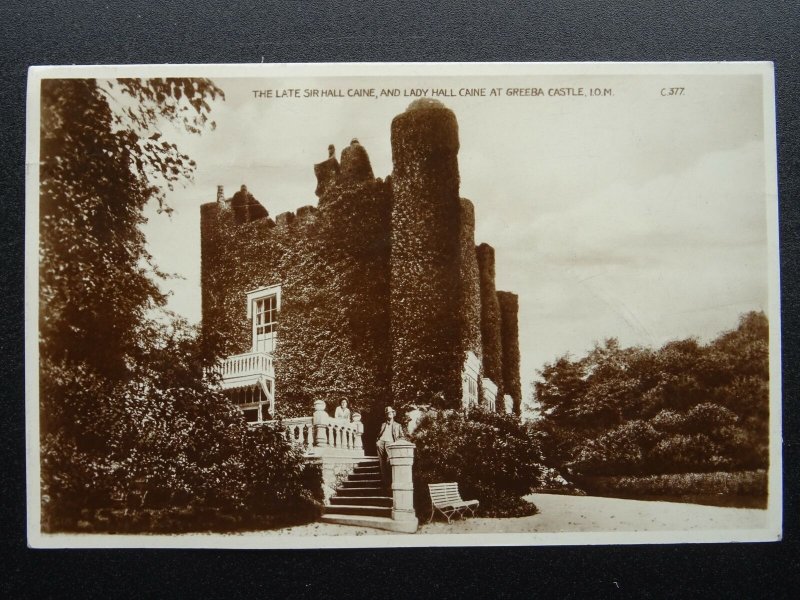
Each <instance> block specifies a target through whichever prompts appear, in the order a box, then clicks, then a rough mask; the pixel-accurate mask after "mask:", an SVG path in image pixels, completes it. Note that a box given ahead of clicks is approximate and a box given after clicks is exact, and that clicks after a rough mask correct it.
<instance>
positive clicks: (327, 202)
mask: <svg viewBox="0 0 800 600" xmlns="http://www.w3.org/2000/svg"><path fill="white" fill-rule="evenodd" d="M391 148H392V162H393V170H392V173H391V174H390V175H389V176H388V177H386V179H385V180H382V179H381V178H376V177H375V176H374V174H373V171H372V166H371V163H370V160H369V156H368V154H367V151H366V149H365V148H364V147H363V146H361V145H360V144H359V142H358V141H357V140H353V141H352V142H351V143H350V145H349V146H348V147H346V148H345V149H344V150H343V151H342V152H341V157H340V159H339V160H337V159H336V157H335V151H334V148H333V147H332V146H331V147H329V157H328V159H327V160H325V161H323V162H321V163H319V164H317V165H315V166H314V171H315V174H316V177H317V188H316V195H317V197H318V203H317V206H304V207H302V208H300V209H298V210H297V211H296V213H283V214H280V215H277V217H276V218H275V219H274V220H273V219H272V218H270V216H269V213H268V211H267V210H266V208H265V207H264V206H263V205H261V204H260V203H259V202H258V201H257V200H256V199H255V198H254V197H253V196H252V195H251V194H250V193H249V192H248V191H247V189H246V188H245V187H244V186H242V189H241V190H240V191H239V192H237V193H236V194H234V195H233V197H232V198H227V199H226V198H225V195H224V192H223V190H222V188H221V187H220V188H218V192H217V200H216V201H215V202H210V203H207V204H203V205H202V207H201V255H202V273H201V278H202V319H203V321H202V328H203V344H204V352H205V353H206V356H207V357H209V358H211V357H215V356H224V357H227V358H226V359H225V360H224V361H223V363H222V367H221V371H222V385H223V388H224V389H225V390H226V393H228V394H229V395H230V397H231V398H232V399H233V400H234V401H236V402H237V403H238V404H239V405H240V406H241V408H242V410H244V412H245V415H246V416H247V418H248V420H249V421H254V422H257V421H262V420H268V419H271V418H273V417H274V416H275V415H276V414H280V415H281V416H283V417H299V416H301V415H304V414H308V412H309V407H310V406H311V405H312V402H313V401H314V400H319V399H323V400H325V401H326V402H327V403H328V406H331V407H332V406H334V405H335V404H338V403H339V401H340V400H341V399H346V400H348V401H349V403H350V406H351V407H352V408H353V409H354V410H357V411H358V412H360V413H361V415H362V418H363V422H364V425H365V429H366V431H365V439H367V438H369V437H370V435H369V434H370V432H371V430H373V429H376V428H377V426H378V423H380V421H381V420H382V413H383V408H384V407H385V406H386V405H389V404H393V405H394V406H395V407H396V408H397V409H399V410H400V411H401V414H402V412H403V411H408V410H410V409H411V408H412V407H416V406H430V407H433V408H458V407H464V408H468V407H469V406H470V405H474V404H482V405H485V406H487V407H489V408H490V409H493V410H498V411H507V412H514V413H516V414H520V402H521V389H520V373H519V369H520V356H519V341H518V324H517V310H518V302H517V296H516V295H515V294H513V293H510V292H503V291H496V289H495V257H494V249H493V248H492V247H491V246H489V245H487V244H480V245H479V246H477V247H476V246H475V240H474V228H475V216H474V209H473V206H472V203H471V202H470V201H469V200H467V199H464V198H461V197H460V196H459V170H458V158H457V155H458V150H459V137H458V124H457V121H456V117H455V115H454V113H453V112H452V111H451V110H449V109H447V108H445V107H444V106H443V105H441V104H440V103H438V102H437V101H433V100H418V101H416V102H414V103H412V104H411V105H410V106H409V107H408V109H407V110H406V111H405V112H403V113H402V114H400V115H398V116H396V117H395V118H394V120H393V121H392V125H391ZM373 437H374V436H373Z"/></svg>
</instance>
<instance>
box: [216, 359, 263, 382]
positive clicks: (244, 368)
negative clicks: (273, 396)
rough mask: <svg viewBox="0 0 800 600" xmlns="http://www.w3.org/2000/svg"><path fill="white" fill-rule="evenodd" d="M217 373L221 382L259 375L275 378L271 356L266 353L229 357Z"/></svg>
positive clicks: (221, 364)
mask: <svg viewBox="0 0 800 600" xmlns="http://www.w3.org/2000/svg"><path fill="white" fill-rule="evenodd" d="M217 372H218V373H219V374H220V375H221V376H222V379H223V380H230V379H234V378H238V377H258V376H259V375H266V376H268V377H274V376H275V368H274V365H273V363H272V355H271V354H267V353H266V352H247V353H245V354H235V355H233V356H229V357H228V358H226V359H224V360H223V361H222V362H221V363H220V365H219V367H218V368H217Z"/></svg>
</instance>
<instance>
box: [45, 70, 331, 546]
mask: <svg viewBox="0 0 800 600" xmlns="http://www.w3.org/2000/svg"><path fill="white" fill-rule="evenodd" d="M221 95H222V92H221V90H220V89H219V88H217V87H216V86H215V85H214V84H213V83H211V82H210V81H207V80H193V79H163V80H147V81H143V80H136V79H126V80H116V81H105V82H104V81H96V80H91V79H74V80H45V81H44V82H43V83H42V144H41V163H40V181H41V190H40V206H41V211H40V212H41V230H40V396H39V397H40V403H39V406H40V432H41V477H42V514H43V523H42V525H43V527H44V529H45V530H49V531H62V530H70V529H75V528H80V524H81V523H86V522H87V521H86V520H87V519H89V520H95V521H96V522H95V523H94V524H92V523H90V525H91V526H92V527H95V528H97V527H100V528H102V527H104V526H110V525H109V523H110V520H109V517H108V514H109V513H108V511H112V510H114V507H115V506H124V507H125V509H126V511H127V509H134V510H140V511H141V510H145V511H147V510H149V511H153V510H156V511H158V510H162V511H166V512H167V513H169V514H172V513H174V511H176V510H182V511H186V514H190V515H195V516H197V515H204V516H202V518H201V521H199V522H197V521H195V522H191V523H184V526H187V527H190V528H194V529H197V528H201V529H202V528H205V527H209V526H210V523H211V521H210V520H209V519H211V520H212V521H213V518H211V517H209V514H216V515H220V514H223V513H234V514H236V515H237V516H236V517H235V518H236V519H239V520H241V515H247V516H252V517H255V518H257V517H264V516H266V515H271V516H275V515H278V514H281V513H287V511H288V510H289V509H291V511H292V512H293V514H295V515H297V514H303V513H306V514H311V513H313V512H314V511H315V510H318V506H319V490H318V488H319V482H318V477H317V478H315V477H314V474H313V473H310V472H309V471H307V470H306V469H305V468H304V467H303V463H302V460H301V457H300V456H298V455H297V453H296V451H294V450H293V449H292V448H291V446H290V445H289V444H288V442H286V441H285V440H284V439H283V437H282V436H281V434H280V432H278V431H272V430H269V429H259V430H253V429H249V428H248V426H247V425H246V424H245V422H244V418H243V416H242V415H241V414H240V413H239V412H238V411H237V410H236V409H235V408H234V407H233V406H232V405H230V403H229V402H227V401H226V400H225V398H224V397H222V396H221V395H220V394H219V393H218V392H217V391H215V388H214V386H213V385H212V384H211V382H208V381H206V380H204V379H203V376H202V367H201V363H200V353H199V347H198V340H197V335H196V332H195V331H193V330H192V329H191V328H189V327H188V326H187V325H186V323H185V322H182V321H181V320H179V319H176V318H175V317H174V315H171V314H169V313H166V312H165V311H163V310H162V311H161V312H160V313H157V312H156V311H155V310H154V309H159V308H160V307H163V305H164V302H165V296H164V295H163V294H162V293H161V292H160V290H159V288H158V284H157V283H156V281H155V280H154V277H159V276H161V274H160V273H159V271H158V269H157V268H156V267H155V265H153V264H152V261H151V257H150V256H149V254H148V253H147V250H146V247H145V239H144V237H143V234H142V233H141V230H140V229H139V226H140V225H141V224H142V222H143V220H144V218H143V209H144V207H145V205H146V204H147V203H148V202H151V201H157V202H158V203H159V205H160V207H161V209H162V211H167V212H168V211H169V208H168V207H166V205H165V203H164V191H163V190H164V189H165V188H167V189H171V188H172V186H173V184H175V183H176V182H179V181H181V180H183V179H185V178H187V177H190V176H191V174H192V172H193V169H194V163H193V161H191V159H189V157H188V156H186V155H184V154H182V153H181V152H180V151H179V150H178V148H177V146H176V145H175V144H172V143H170V142H167V141H164V140H162V134H161V133H160V131H158V129H159V127H160V126H162V125H164V124H170V123H171V124H175V125H178V126H181V127H183V128H185V129H186V130H188V131H190V132H193V133H199V132H200V131H201V129H202V128H203V127H205V126H212V127H213V123H212V122H211V121H210V120H209V118H208V113H209V111H210V105H209V104H208V102H209V101H211V100H213V99H214V98H216V97H218V96H221ZM112 105H113V106H114V108H113V109H112ZM154 130H155V131H154ZM103 511H105V513H104V514H105V517H104V518H103V519H104V520H103V519H101V518H100V517H99V516H98V515H100V514H101V513H103ZM232 518H233V517H232ZM203 519H205V520H203ZM190 520H191V519H190ZM101 521H102V522H101ZM103 522H104V523H105V525H103ZM148 522H149V523H150V524H151V525H152V521H148ZM164 522H165V523H172V524H173V525H175V526H176V527H177V522H175V521H170V519H166V520H165V521H164ZM141 526H142V527H144V522H142V525H141ZM170 526H172V525H169V524H168V525H167V527H170ZM114 527H119V528H122V529H126V528H130V527H132V525H131V522H128V523H127V525H124V524H123V525H121V524H120V523H117V524H116V525H114Z"/></svg>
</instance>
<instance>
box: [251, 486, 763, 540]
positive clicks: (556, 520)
mask: <svg viewBox="0 0 800 600" xmlns="http://www.w3.org/2000/svg"><path fill="white" fill-rule="evenodd" d="M526 498H527V499H529V500H530V501H531V502H533V503H535V504H536V506H538V507H539V514H536V515H533V516H530V517H519V518H512V519H488V518H483V517H477V518H469V519H465V520H457V521H453V522H452V523H450V524H448V523H447V522H446V521H441V520H437V521H434V522H433V523H430V524H422V525H421V526H420V529H419V531H418V532H417V535H419V534H444V533H558V532H616V531H645V532H664V531H697V532H700V531H704V530H712V531H719V530H726V529H762V528H764V527H766V526H767V511H765V510H759V509H751V508H721V507H716V506H702V505H699V504H682V503H677V502H651V501H641V500H622V499H619V498H598V497H595V496H559V495H555V494H531V495H530V496H527V497H526ZM244 535H259V536H261V535H277V536H297V535H300V536H309V535H310V536H338V535H351V536H363V535H397V534H391V533H389V532H386V531H380V530H377V529H370V528H367V527H350V526H347V525H331V524H327V523H310V524H308V525H299V526H297V527H286V528H284V529H276V530H272V531H260V532H258V533H257V534H256V533H255V532H254V533H249V534H244Z"/></svg>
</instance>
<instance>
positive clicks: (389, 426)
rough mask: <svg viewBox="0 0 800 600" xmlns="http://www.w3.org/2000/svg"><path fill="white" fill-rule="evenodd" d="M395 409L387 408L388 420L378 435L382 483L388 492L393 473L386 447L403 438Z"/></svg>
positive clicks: (401, 427)
mask: <svg viewBox="0 0 800 600" xmlns="http://www.w3.org/2000/svg"><path fill="white" fill-rule="evenodd" d="M394 414H395V413H394V409H393V408H392V407H391V406H387V407H386V420H385V421H384V422H383V424H382V425H381V430H380V433H378V442H377V443H376V446H377V448H378V458H379V459H380V463H381V482H382V483H383V487H384V488H385V489H386V490H389V489H390V486H391V483H392V471H391V466H390V465H389V453H388V452H387V450H386V446H388V445H389V444H391V443H393V442H396V441H397V440H399V439H401V438H403V437H404V436H403V426H402V425H400V423H398V422H397V421H395V420H394Z"/></svg>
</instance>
